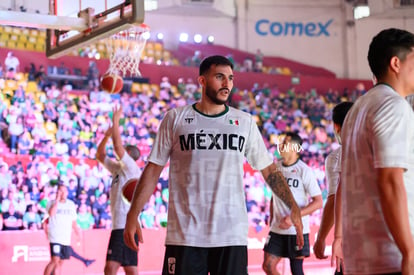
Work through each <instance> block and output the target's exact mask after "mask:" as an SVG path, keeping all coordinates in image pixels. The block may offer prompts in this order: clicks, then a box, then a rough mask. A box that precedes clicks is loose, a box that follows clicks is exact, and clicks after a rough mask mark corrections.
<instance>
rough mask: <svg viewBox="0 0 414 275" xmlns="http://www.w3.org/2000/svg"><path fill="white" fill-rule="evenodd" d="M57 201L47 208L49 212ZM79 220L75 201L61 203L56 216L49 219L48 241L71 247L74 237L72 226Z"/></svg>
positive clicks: (67, 200) (50, 203) (51, 202)
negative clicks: (72, 236)
mask: <svg viewBox="0 0 414 275" xmlns="http://www.w3.org/2000/svg"><path fill="white" fill-rule="evenodd" d="M54 203H55V201H54V200H53V201H50V202H49V203H48V205H47V207H46V209H47V211H49V209H50V207H52V205H53V204H54ZM76 218H77V215H76V205H75V203H74V202H73V201H71V200H69V199H66V201H65V202H59V203H58V205H57V210H56V214H55V215H53V216H50V217H49V222H48V239H49V242H51V243H58V244H61V245H70V240H71V235H72V224H73V221H75V220H76Z"/></svg>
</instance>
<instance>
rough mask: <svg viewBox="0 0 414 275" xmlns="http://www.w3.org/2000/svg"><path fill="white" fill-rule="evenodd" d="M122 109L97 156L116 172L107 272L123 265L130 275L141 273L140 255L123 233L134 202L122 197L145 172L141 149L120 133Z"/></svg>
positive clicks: (115, 113) (111, 274)
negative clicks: (110, 152)
mask: <svg viewBox="0 0 414 275" xmlns="http://www.w3.org/2000/svg"><path fill="white" fill-rule="evenodd" d="M121 114H122V108H121V107H114V109H113V114H112V127H110V128H108V130H107V131H106V133H105V137H104V138H103V139H102V141H101V142H100V143H99V145H98V149H97V151H96V158H97V160H98V161H99V162H101V163H102V164H103V165H104V166H105V168H106V169H108V170H109V171H110V172H111V174H112V185H111V192H110V200H111V214H112V231H111V237H110V239H109V244H108V250H107V255H106V263H105V270H104V271H105V275H115V274H117V272H118V269H119V267H120V266H122V267H123V269H124V271H125V274H126V275H136V274H138V268H137V266H138V255H137V251H134V250H132V249H130V248H129V247H127V246H126V245H125V243H124V238H123V233H124V226H125V222H126V215H127V212H128V210H129V207H130V204H129V203H128V202H127V201H126V200H125V198H123V197H122V190H123V188H125V185H126V184H127V183H128V182H129V181H130V180H134V179H138V178H139V176H140V175H141V170H140V169H139V167H138V165H137V164H136V161H137V160H138V159H139V157H140V152H139V149H138V148H137V147H135V146H132V145H128V146H125V148H124V146H123V145H122V140H121V134H120V133H119V119H120V118H121ZM109 138H112V142H113V146H114V151H115V154H116V156H117V157H118V160H116V161H115V160H111V159H110V158H109V157H108V156H107V155H106V151H105V147H106V143H107V142H108V139H109Z"/></svg>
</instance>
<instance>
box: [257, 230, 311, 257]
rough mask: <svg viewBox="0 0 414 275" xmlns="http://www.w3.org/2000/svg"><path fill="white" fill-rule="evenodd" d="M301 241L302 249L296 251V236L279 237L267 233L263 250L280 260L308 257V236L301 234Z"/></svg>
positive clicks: (279, 235) (272, 233)
mask: <svg viewBox="0 0 414 275" xmlns="http://www.w3.org/2000/svg"><path fill="white" fill-rule="evenodd" d="M303 240H304V245H303V248H302V249H301V250H296V235H281V234H277V233H274V232H269V236H267V240H266V243H265V246H264V248H263V250H264V251H265V252H267V253H270V254H272V255H275V256H278V257H281V258H289V259H293V258H297V257H303V256H304V257H309V256H310V247H309V234H303Z"/></svg>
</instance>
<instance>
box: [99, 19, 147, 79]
mask: <svg viewBox="0 0 414 275" xmlns="http://www.w3.org/2000/svg"><path fill="white" fill-rule="evenodd" d="M148 38H149V27H148V26H147V25H145V24H141V25H139V26H134V27H132V28H130V29H127V30H124V31H121V32H119V33H117V34H114V35H112V36H110V37H109V38H107V39H106V40H105V44H106V49H107V51H108V55H109V61H110V65H109V69H108V71H107V72H106V73H107V74H113V75H121V76H123V77H125V76H131V77H140V76H141V72H140V71H139V62H140V61H141V55H142V52H143V50H144V48H145V44H146V42H147V39H148Z"/></svg>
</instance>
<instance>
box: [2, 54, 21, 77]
mask: <svg viewBox="0 0 414 275" xmlns="http://www.w3.org/2000/svg"><path fill="white" fill-rule="evenodd" d="M4 66H5V67H6V78H11V79H14V78H15V74H16V73H18V72H19V66H20V61H19V59H18V58H17V57H16V56H14V54H13V52H8V53H7V57H6V59H5V60H4Z"/></svg>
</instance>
